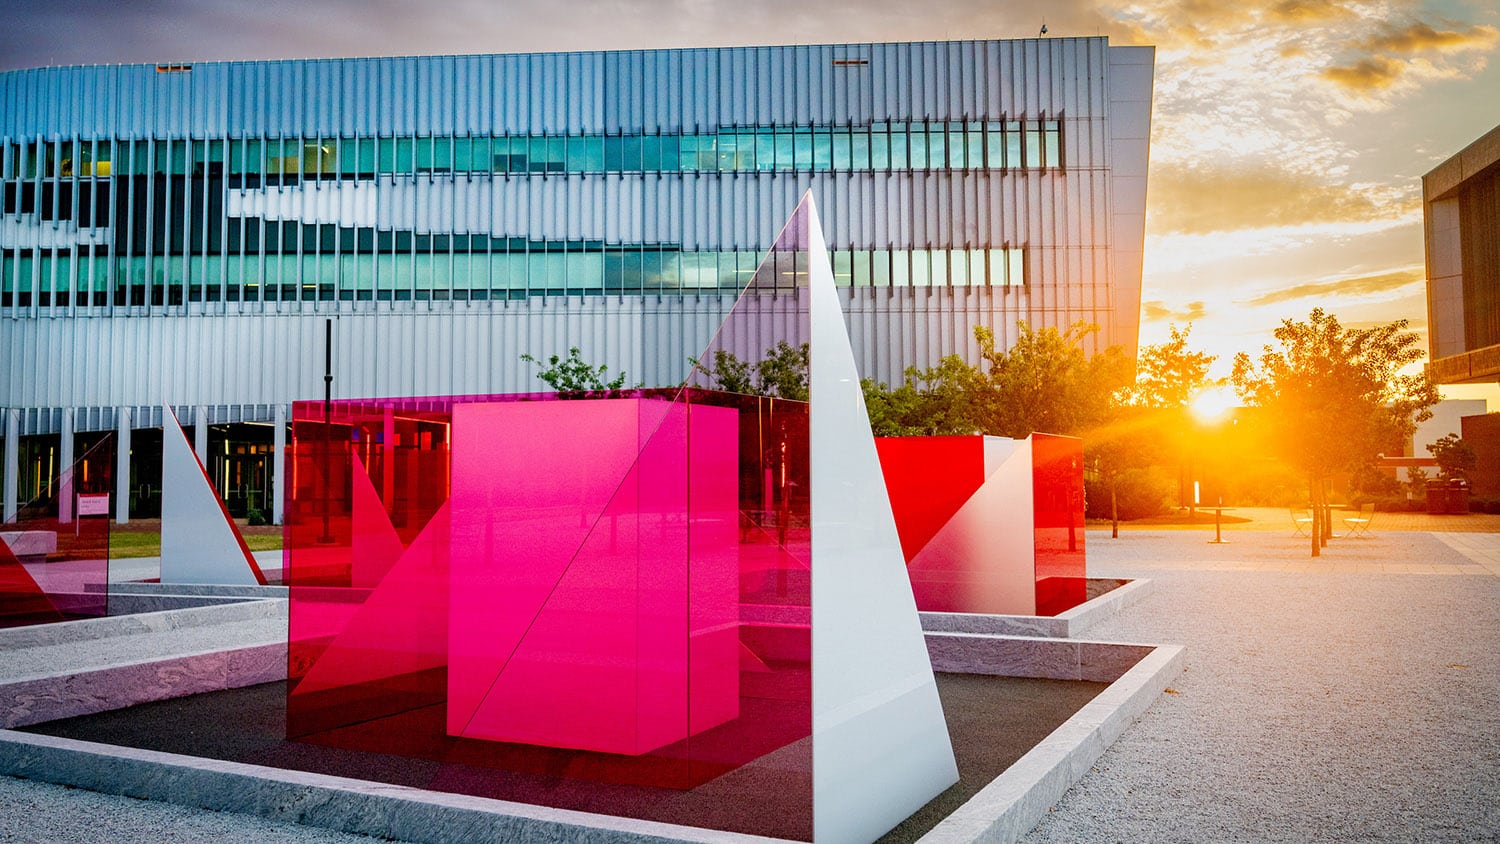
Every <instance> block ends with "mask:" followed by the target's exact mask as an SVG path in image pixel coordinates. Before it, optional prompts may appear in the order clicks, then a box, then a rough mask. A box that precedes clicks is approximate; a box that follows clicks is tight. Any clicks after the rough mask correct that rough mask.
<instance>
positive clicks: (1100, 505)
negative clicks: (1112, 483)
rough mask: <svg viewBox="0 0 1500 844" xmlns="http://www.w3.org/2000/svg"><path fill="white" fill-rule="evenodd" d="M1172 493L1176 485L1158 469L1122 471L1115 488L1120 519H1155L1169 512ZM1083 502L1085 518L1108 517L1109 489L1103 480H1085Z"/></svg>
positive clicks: (1174, 492)
mask: <svg viewBox="0 0 1500 844" xmlns="http://www.w3.org/2000/svg"><path fill="white" fill-rule="evenodd" d="M1176 493H1177V484H1176V483H1174V482H1173V481H1172V479H1171V477H1169V476H1168V475H1167V473H1166V472H1165V471H1163V470H1161V469H1157V468H1150V469H1126V470H1125V471H1123V472H1121V473H1120V479H1119V481H1118V482H1117V485H1116V489H1115V499H1116V505H1117V506H1118V507H1119V511H1120V520H1121V521H1130V520H1132V519H1144V518H1147V517H1149V516H1159V515H1161V514H1162V513H1165V512H1167V510H1169V509H1171V506H1172V497H1173V496H1174V495H1175V494H1176ZM1084 500H1085V502H1086V506H1085V515H1087V516H1088V517H1089V518H1091V519H1107V518H1109V487H1108V485H1106V484H1105V483H1104V482H1103V481H1085V483H1084Z"/></svg>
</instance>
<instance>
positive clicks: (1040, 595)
mask: <svg viewBox="0 0 1500 844" xmlns="http://www.w3.org/2000/svg"><path fill="white" fill-rule="evenodd" d="M1031 460H1032V479H1033V483H1032V501H1033V506H1034V508H1035V513H1036V515H1035V522H1034V524H1035V531H1036V604H1037V615H1057V614H1058V613H1060V612H1064V611H1066V610H1069V609H1071V608H1073V607H1075V606H1077V605H1079V604H1081V603H1083V602H1084V601H1085V600H1086V599H1087V593H1088V584H1087V581H1086V579H1085V578H1086V577H1087V575H1086V571H1085V569H1086V560H1085V554H1084V523H1083V440H1080V439H1078V438H1076V437H1062V436H1057V435H1054V434H1032V435H1031Z"/></svg>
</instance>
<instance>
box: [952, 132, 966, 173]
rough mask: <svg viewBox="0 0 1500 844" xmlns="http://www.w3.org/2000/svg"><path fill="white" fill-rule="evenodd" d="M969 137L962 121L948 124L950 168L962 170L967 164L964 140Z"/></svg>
mask: <svg viewBox="0 0 1500 844" xmlns="http://www.w3.org/2000/svg"><path fill="white" fill-rule="evenodd" d="M966 138H967V135H966V133H965V132H964V131H963V124H962V123H950V124H948V168H949V169H950V170H962V169H964V167H965V166H966V165H965V157H964V142H965V139H966Z"/></svg>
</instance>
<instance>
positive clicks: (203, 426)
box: [193, 405, 213, 481]
mask: <svg viewBox="0 0 1500 844" xmlns="http://www.w3.org/2000/svg"><path fill="white" fill-rule="evenodd" d="M193 452H194V453H196V454H197V455H198V462H199V463H202V464H203V471H204V472H207V471H208V408H206V407H204V406H202V405H199V406H197V407H195V408H193ZM209 480H210V481H212V480H213V479H212V477H210V478H209Z"/></svg>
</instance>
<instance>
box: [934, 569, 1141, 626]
mask: <svg viewBox="0 0 1500 844" xmlns="http://www.w3.org/2000/svg"><path fill="white" fill-rule="evenodd" d="M1155 588H1156V587H1155V586H1153V585H1152V583H1151V581H1150V580H1149V579H1145V578H1138V579H1135V580H1131V581H1130V582H1129V583H1126V584H1124V585H1122V586H1119V587H1117V588H1115V589H1111V590H1109V591H1108V592H1106V593H1104V594H1103V595H1100V596H1099V597H1097V598H1095V599H1093V600H1092V601H1086V602H1084V603H1082V604H1079V605H1078V606H1076V607H1074V608H1072V609H1070V610H1068V611H1067V612H1063V613H1058V614H1057V615H1055V616H1040V615H985V614H981V613H959V612H924V613H920V615H921V618H922V629H923V630H926V631H928V632H934V633H979V634H984V635H990V636H1039V637H1044V638H1050V639H1066V638H1068V637H1069V636H1076V635H1078V634H1079V633H1082V632H1083V631H1084V630H1087V629H1088V628H1090V627H1093V626H1094V625H1096V624H1098V623H1099V622H1101V621H1104V620H1105V619H1107V618H1113V617H1114V616H1117V615H1119V614H1120V613H1121V612H1123V611H1124V610H1126V609H1128V608H1129V607H1132V606H1134V605H1136V604H1137V603H1140V601H1141V600H1142V599H1144V598H1146V597H1147V596H1149V595H1150V594H1151V593H1152V592H1153V591H1154V590H1155Z"/></svg>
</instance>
